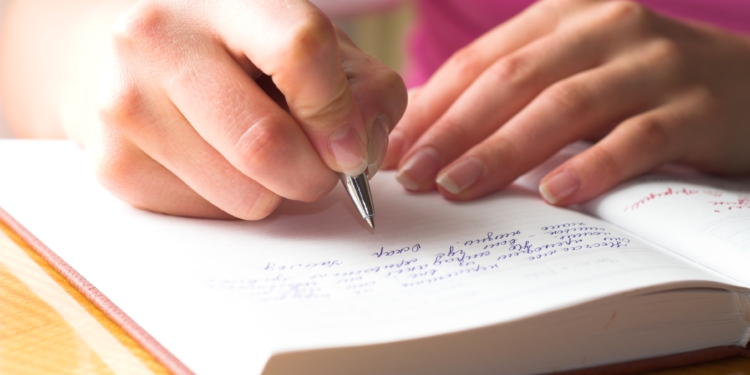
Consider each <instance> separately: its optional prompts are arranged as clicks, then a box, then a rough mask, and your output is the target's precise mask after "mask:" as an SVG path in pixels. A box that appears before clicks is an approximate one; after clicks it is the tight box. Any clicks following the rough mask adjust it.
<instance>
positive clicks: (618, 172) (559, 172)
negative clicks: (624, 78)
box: [539, 100, 695, 206]
mask: <svg viewBox="0 0 750 375" xmlns="http://www.w3.org/2000/svg"><path fill="white" fill-rule="evenodd" d="M692 104H693V103H691V101H688V100H681V101H679V102H671V103H669V104H668V105H666V106H663V107H659V108H656V109H654V110H652V111H649V112H646V113H643V114H640V115H638V116H635V117H632V118H630V119H628V120H626V121H625V122H623V123H622V124H621V125H619V126H618V127H616V128H615V129H614V130H613V131H612V132H611V133H610V134H609V135H607V136H606V137H604V139H602V140H601V141H599V142H598V143H597V144H595V145H594V146H592V147H591V148H589V149H587V150H586V151H584V152H582V153H581V154H579V155H577V156H575V157H574V158H572V159H570V160H568V161H567V162H565V163H564V164H563V165H561V166H559V167H557V168H555V170H553V171H552V172H550V173H549V174H548V175H547V176H545V177H544V179H542V181H541V184H540V186H539V191H540V194H541V195H542V197H543V198H544V199H545V200H546V201H547V202H549V203H551V204H555V205H561V206H563V205H569V204H574V203H579V202H583V201H586V200H589V199H591V198H594V197H596V196H598V195H600V194H602V193H604V192H605V191H607V190H609V189H611V188H613V187H614V186H616V185H617V184H619V183H621V182H623V181H625V180H627V179H630V178H632V177H635V176H638V175H640V174H643V173H646V172H648V171H650V170H652V169H654V168H656V167H657V166H659V165H661V164H664V163H667V162H669V161H673V160H675V159H676V158H677V156H678V155H679V154H680V153H681V152H682V150H683V148H684V147H683V145H684V144H685V143H686V142H684V141H685V137H686V135H687V133H686V132H685V131H679V128H680V127H684V126H686V125H687V124H690V123H692V122H693V121H695V120H694V117H695V116H693V113H692V112H693V111H692V108H694V107H693V105H692Z"/></svg>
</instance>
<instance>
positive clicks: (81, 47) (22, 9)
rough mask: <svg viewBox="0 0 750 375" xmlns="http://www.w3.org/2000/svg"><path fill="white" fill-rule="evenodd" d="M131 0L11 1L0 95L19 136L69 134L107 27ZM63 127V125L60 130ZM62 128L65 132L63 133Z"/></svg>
mask: <svg viewBox="0 0 750 375" xmlns="http://www.w3.org/2000/svg"><path fill="white" fill-rule="evenodd" d="M131 2H133V1H131V0H128V1H108V2H102V1H95V0H66V1H59V0H11V1H9V2H8V4H6V9H5V13H4V15H3V17H4V20H3V23H2V27H3V30H2V34H1V35H2V40H0V51H1V52H0V94H1V95H2V102H3V105H4V109H5V112H6V116H7V118H8V121H9V123H10V125H11V127H12V128H13V130H14V132H15V133H16V134H17V135H18V136H21V137H45V138H50V137H54V138H60V137H65V136H66V133H67V134H68V136H72V137H74V138H75V135H74V133H75V131H74V129H72V128H71V127H72V125H73V122H81V121H82V120H83V119H82V118H81V116H80V115H81V114H83V113H84V112H85V106H90V105H92V103H93V98H91V99H92V100H82V99H85V98H87V97H89V96H91V95H92V93H93V92H94V90H92V86H91V85H93V84H94V82H95V77H96V73H97V71H98V65H100V64H101V63H102V61H101V59H100V58H98V56H99V55H102V54H101V50H102V49H103V48H107V45H106V43H108V42H107V36H108V30H109V27H110V25H111V24H112V22H113V21H114V19H115V17H117V15H118V14H119V13H120V12H121V10H122V9H123V7H124V6H127V5H128V3H131ZM66 127H67V128H68V129H65V128H66ZM66 130H67V131H66Z"/></svg>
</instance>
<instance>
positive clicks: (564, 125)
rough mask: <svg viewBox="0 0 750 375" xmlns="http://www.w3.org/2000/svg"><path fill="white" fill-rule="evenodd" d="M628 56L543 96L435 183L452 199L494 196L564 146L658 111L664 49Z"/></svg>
mask: <svg viewBox="0 0 750 375" xmlns="http://www.w3.org/2000/svg"><path fill="white" fill-rule="evenodd" d="M640 52H641V53H639V54H638V56H640V57H641V58H640V59H636V58H634V57H632V56H625V57H622V58H619V59H616V60H613V61H612V62H610V63H608V64H606V65H604V66H602V67H599V68H596V69H593V70H589V71H586V72H583V73H579V74H577V75H575V76H573V77H571V78H568V79H565V80H562V81H560V82H558V83H556V84H554V85H553V86H551V87H549V88H548V89H546V90H544V91H543V92H542V93H541V94H540V95H539V96H538V97H536V98H535V99H534V100H533V101H532V102H531V103H530V104H529V105H528V106H526V107H525V108H524V109H523V110H522V111H521V112H520V113H518V115H516V116H515V117H513V118H512V119H511V120H510V121H508V122H507V123H506V124H505V125H504V126H503V127H502V128H500V129H499V130H498V131H496V132H495V133H494V134H493V135H492V136H490V137H489V138H487V139H486V140H485V141H483V142H482V143H480V144H478V145H477V146H475V147H473V148H471V149H470V150H469V151H467V152H466V153H465V154H464V155H462V156H461V157H460V158H458V159H457V160H456V161H454V162H453V163H451V164H450V165H448V166H447V167H446V168H444V169H443V170H442V171H441V172H440V173H439V175H438V178H437V181H438V185H439V189H440V191H441V193H442V194H443V195H444V196H445V197H447V198H449V199H461V200H464V199H473V198H476V197H479V196H483V195H486V194H488V193H490V192H493V191H496V190H498V189H500V188H502V187H504V186H506V185H507V184H509V183H510V182H512V181H513V180H514V179H515V178H517V177H518V176H520V175H521V174H523V173H525V172H527V171H529V170H530V169H531V168H533V167H534V166H536V165H538V164H540V163H541V162H543V161H544V160H546V159H547V158H549V157H550V156H551V155H552V154H554V153H555V152H557V151H558V150H559V149H560V148H562V147H563V146H565V145H566V144H568V143H570V142H572V141H575V140H578V139H582V138H584V137H586V136H587V135H589V134H591V133H595V132H598V131H600V130H599V129H601V128H602V127H608V126H609V124H616V123H618V122H619V121H621V120H622V119H624V118H627V117H629V116H632V115H633V114H636V113H639V112H642V111H644V110H647V109H648V108H651V107H652V106H654V105H656V104H657V103H656V101H657V98H658V97H660V96H661V95H664V93H665V90H666V88H668V87H670V83H671V81H672V80H673V79H674V73H670V71H671V70H670V69H671V67H670V65H669V64H662V65H655V64H652V63H651V61H653V59H659V58H660V57H659V56H660V55H661V54H662V52H660V48H654V49H653V50H649V49H644V50H642V51H640Z"/></svg>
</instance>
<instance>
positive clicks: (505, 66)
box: [398, 24, 620, 191]
mask: <svg viewBox="0 0 750 375" xmlns="http://www.w3.org/2000/svg"><path fill="white" fill-rule="evenodd" d="M619 32H620V30H618V29H617V28H614V27H607V28H602V27H601V26H600V25H597V24H594V25H586V27H577V28H570V29H568V30H564V31H559V32H556V33H554V34H550V35H548V36H545V37H542V38H540V39H538V40H536V41H534V42H532V43H530V44H529V45H528V46H526V47H523V48H521V49H519V50H518V51H516V52H513V53H511V54H510V55H508V56H506V57H504V58H502V59H500V60H498V61H497V62H495V63H494V64H492V65H491V66H490V67H488V68H487V69H486V70H485V71H484V72H483V73H482V74H481V75H480V76H479V77H478V78H477V80H476V81H474V83H473V84H472V85H471V86H470V87H468V88H467V89H466V91H465V92H464V93H463V94H462V95H461V96H460V97H459V98H458V99H457V100H456V101H455V103H454V104H453V105H452V106H451V107H450V109H449V110H448V111H447V112H446V113H445V114H444V115H443V116H442V117H441V118H440V119H439V120H438V121H436V122H435V124H434V125H432V126H431V127H430V128H429V129H427V130H426V131H425V133H424V134H423V135H422V136H421V137H420V138H419V140H418V141H417V142H416V143H415V144H414V145H413V146H412V148H411V149H410V150H409V151H408V152H407V153H406V154H405V155H404V157H403V159H402V161H401V165H400V166H399V174H398V180H399V181H400V182H401V183H402V184H403V185H404V186H405V187H406V188H407V189H409V190H412V191H425V190H432V189H434V188H435V177H436V176H437V173H438V171H439V170H440V169H441V168H442V167H443V166H444V165H445V164H448V163H450V162H452V161H453V160H455V158H457V157H458V156H460V155H461V154H463V153H464V152H466V151H467V150H468V149H469V148H471V147H472V146H474V145H476V144H478V143H480V142H481V141H482V140H484V139H485V138H487V137H488V136H489V135H490V134H492V133H493V132H494V131H496V130H497V129H498V128H499V127H500V126H501V125H502V124H504V123H505V122H507V121H508V120H509V119H510V118H511V117H512V116H513V115H515V114H516V113H518V112H519V111H520V110H521V109H523V107H525V106H526V105H527V104H528V103H529V102H530V101H531V100H532V99H533V98H534V97H536V96H537V95H538V94H539V93H540V92H541V91H542V90H544V89H545V88H547V87H549V86H551V85H552V84H554V83H555V82H557V81H559V80H562V79H564V78H567V77H569V76H572V75H574V74H577V73H579V72H581V71H585V70H588V69H590V68H592V67H594V66H596V65H598V64H600V63H601V62H602V61H604V60H605V58H606V56H607V55H608V54H609V53H610V51H611V50H612V49H616V48H618V43H617V42H619V40H618V38H617V33H619ZM602 46H606V47H602Z"/></svg>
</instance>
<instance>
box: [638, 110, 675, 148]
mask: <svg viewBox="0 0 750 375" xmlns="http://www.w3.org/2000/svg"><path fill="white" fill-rule="evenodd" d="M630 126H632V128H633V132H635V133H636V135H637V137H638V139H639V140H640V142H641V143H642V144H643V146H644V149H646V150H650V151H657V150H659V151H663V150H665V148H666V147H667V146H669V143H670V138H671V134H670V132H669V130H668V129H667V127H666V126H665V124H664V123H662V122H661V121H659V120H658V119H656V118H653V117H639V118H635V119H631V120H630Z"/></svg>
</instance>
